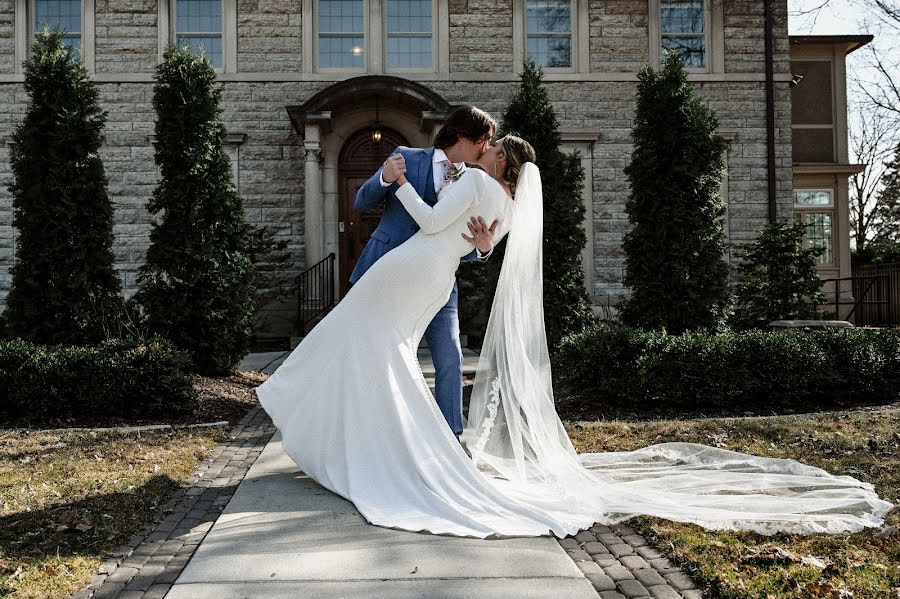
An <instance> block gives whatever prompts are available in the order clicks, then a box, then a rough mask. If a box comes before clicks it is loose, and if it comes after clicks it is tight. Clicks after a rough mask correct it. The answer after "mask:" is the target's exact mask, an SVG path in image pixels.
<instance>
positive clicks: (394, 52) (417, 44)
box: [388, 35, 432, 69]
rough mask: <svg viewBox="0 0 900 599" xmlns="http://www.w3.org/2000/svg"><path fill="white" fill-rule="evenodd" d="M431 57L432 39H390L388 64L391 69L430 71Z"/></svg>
mask: <svg viewBox="0 0 900 599" xmlns="http://www.w3.org/2000/svg"><path fill="white" fill-rule="evenodd" d="M431 57H432V44H431V37H426V36H399V35H397V36H391V37H389V38H388V64H389V65H390V66H391V67H394V68H399V69H429V68H431V64H432V60H431Z"/></svg>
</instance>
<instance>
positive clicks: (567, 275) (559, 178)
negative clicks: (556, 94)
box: [460, 61, 591, 350]
mask: <svg viewBox="0 0 900 599" xmlns="http://www.w3.org/2000/svg"><path fill="white" fill-rule="evenodd" d="M542 78H543V72H542V70H541V69H540V67H538V66H536V65H535V64H534V63H533V62H530V61H529V62H526V63H525V66H524V71H523V73H522V76H521V80H522V82H521V84H520V86H519V89H518V90H517V92H516V94H515V95H514V96H513V98H512V100H511V101H510V103H509V105H508V106H507V107H506V110H505V111H504V113H503V118H502V121H501V124H500V134H501V135H502V134H506V133H512V134H514V135H518V136H519V137H521V138H523V139H525V140H526V141H528V142H529V143H530V144H531V145H532V146H533V147H534V150H535V152H536V153H537V166H538V168H539V169H540V171H541V182H542V185H543V191H544V248H543V249H544V264H543V266H544V317H545V321H546V325H547V341H548V343H549V345H550V347H551V350H552V349H553V348H554V347H555V346H556V345H557V344H558V343H559V341H560V340H561V339H562V338H563V337H565V336H566V335H568V334H571V333H573V332H577V331H579V330H581V329H582V328H583V327H584V326H585V325H586V324H588V323H589V322H590V321H591V308H590V302H589V300H588V296H587V292H586V290H585V288H584V275H583V272H582V265H581V251H582V250H583V249H584V245H585V241H586V238H585V232H584V217H585V209H584V203H583V201H582V196H581V189H582V185H583V183H584V168H583V167H582V166H581V158H580V156H579V155H578V154H577V153H575V154H565V153H563V152H562V151H560V149H559V145H560V134H559V119H558V118H557V116H556V111H555V110H554V109H553V106H552V104H551V103H550V95H549V94H548V93H547V90H546V88H545V87H544V86H543V85H542V83H541V81H542ZM505 246H506V243H505V241H504V242H503V243H501V244H500V245H499V246H498V247H496V248H495V249H494V253H493V254H492V255H491V257H490V259H489V260H488V262H487V263H486V264H474V265H472V266H468V267H467V270H466V272H465V274H464V275H463V281H461V282H460V296H461V297H462V298H464V299H465V298H466V297H467V296H468V297H469V298H471V299H469V300H468V301H472V300H474V301H476V302H478V303H479V305H480V306H481V307H482V309H483V310H485V311H487V310H489V309H490V305H491V299H492V298H493V296H494V291H495V289H496V286H497V279H498V277H499V275H500V267H501V265H502V262H503V255H504V252H505ZM463 310H464V312H465V307H464V308H463Z"/></svg>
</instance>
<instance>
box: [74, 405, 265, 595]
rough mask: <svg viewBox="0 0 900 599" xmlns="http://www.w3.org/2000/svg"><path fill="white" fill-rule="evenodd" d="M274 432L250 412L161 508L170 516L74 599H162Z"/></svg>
mask: <svg viewBox="0 0 900 599" xmlns="http://www.w3.org/2000/svg"><path fill="white" fill-rule="evenodd" d="M274 432H275V427H274V426H273V425H272V422H271V420H269V415H268V414H266V413H265V411H264V410H263V409H262V408H260V407H257V408H254V409H253V410H251V411H250V412H249V413H248V414H247V415H246V416H245V417H244V418H243V419H242V420H241V421H240V422H239V423H238V424H237V426H235V427H234V429H233V430H232V431H231V435H230V439H229V440H228V441H225V442H223V443H221V444H220V445H219V446H218V447H216V448H215V449H213V451H212V452H211V453H210V455H209V457H208V458H207V459H206V461H204V463H203V465H202V466H200V468H198V470H197V471H196V473H195V475H194V477H193V478H191V479H189V480H188V481H186V483H185V484H184V485H183V486H182V488H180V489H179V490H178V491H177V492H176V493H175V495H174V496H173V497H172V498H171V499H170V500H169V501H168V502H167V503H166V504H165V505H164V506H163V507H162V512H163V513H167V515H166V517H165V518H164V519H163V520H162V521H161V522H159V523H155V524H150V525H148V526H147V527H145V528H144V529H143V530H141V531H140V532H139V533H138V534H136V535H135V536H134V537H132V538H131V539H130V540H129V541H128V543H126V544H125V545H123V546H122V547H120V548H118V549H117V550H116V551H114V552H113V554H112V556H111V557H110V558H109V559H107V560H106V561H105V562H103V565H101V567H100V570H99V572H98V573H97V574H96V575H95V576H94V577H93V579H92V580H91V582H90V584H89V585H88V586H87V587H86V588H84V589H82V590H81V591H79V592H78V593H76V594H75V595H74V596H73V598H72V599H87V598H88V597H90V598H92V599H101V598H102V599H108V598H112V597H116V598H120V599H138V598H143V599H151V598H152V599H161V598H162V597H164V596H165V595H166V593H167V592H168V591H169V588H170V587H171V586H172V583H174V582H175V579H176V578H178V576H179V575H180V574H181V571H182V570H183V569H184V567H185V565H186V564H187V563H188V561H189V560H190V559H191V556H192V555H193V554H194V551H195V550H196V549H197V546H198V545H199V544H200V543H201V542H202V541H203V539H204V538H205V537H206V533H207V532H208V531H209V529H210V528H212V525H213V523H214V522H215V521H216V519H217V518H218V517H219V514H220V513H222V510H223V509H225V506H226V505H227V504H228V501H229V500H230V499H231V496H232V495H233V494H234V491H235V489H237V487H238V485H239V484H240V482H241V480H242V479H243V478H244V475H245V474H246V473H247V470H248V469H249V468H250V466H251V465H252V464H253V462H254V461H256V458H257V457H258V456H259V454H260V453H261V452H262V450H263V448H264V447H265V446H266V443H268V441H269V439H270V438H271V437H272V434H273V433H274Z"/></svg>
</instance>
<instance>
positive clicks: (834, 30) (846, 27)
mask: <svg viewBox="0 0 900 599" xmlns="http://www.w3.org/2000/svg"><path fill="white" fill-rule="evenodd" d="M822 2H823V0H788V11H789V12H790V13H791V14H790V18H789V20H788V31H789V33H790V34H791V35H805V34H816V35H834V34H857V33H876V32H875V31H869V29H868V28H867V27H866V25H865V24H864V23H862V22H861V21H863V19H864V17H865V11H863V10H862V9H860V8H859V7H858V6H855V2H853V1H852V0H831V2H829V3H828V5H827V6H826V7H825V8H823V9H822V10H820V11H819V12H818V15H817V16H815V18H814V16H812V15H811V16H798V15H796V14H795V12H799V11H806V10H809V9H811V8H814V7H816V6H819V5H821V4H822Z"/></svg>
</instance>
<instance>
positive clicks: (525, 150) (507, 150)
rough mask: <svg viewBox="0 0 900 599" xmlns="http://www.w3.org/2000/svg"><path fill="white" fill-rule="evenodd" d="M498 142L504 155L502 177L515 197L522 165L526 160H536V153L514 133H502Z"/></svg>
mask: <svg viewBox="0 0 900 599" xmlns="http://www.w3.org/2000/svg"><path fill="white" fill-rule="evenodd" d="M500 143H501V144H503V153H504V154H505V155H506V170H505V171H503V179H504V180H505V181H506V182H507V183H509V190H510V191H511V192H512V194H513V197H515V195H516V185H518V183H519V172H520V171H521V170H522V165H523V164H525V163H526V162H536V161H537V154H535V152H534V148H532V147H531V144H530V143H528V142H527V141H525V140H524V139H522V138H521V137H518V136H516V135H511V134H509V135H504V136H503V138H502V139H501V140H500Z"/></svg>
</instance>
